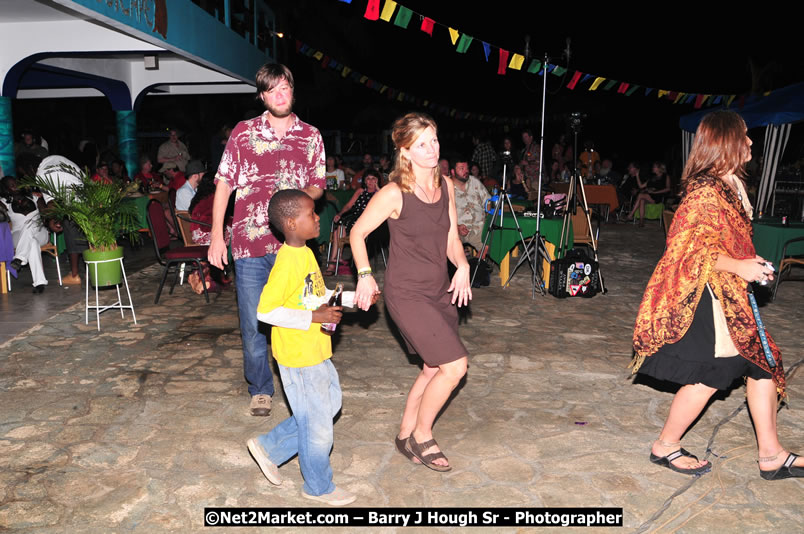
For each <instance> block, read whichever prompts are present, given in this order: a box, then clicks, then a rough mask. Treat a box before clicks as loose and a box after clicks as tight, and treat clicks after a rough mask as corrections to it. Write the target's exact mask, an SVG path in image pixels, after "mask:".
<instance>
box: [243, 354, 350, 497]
mask: <svg viewBox="0 0 804 534" xmlns="http://www.w3.org/2000/svg"><path fill="white" fill-rule="evenodd" d="M279 375H280V376H281V377H282V387H283V388H284V389H285V395H286V396H287V398H288V402H289V403H290V409H291V411H292V415H291V416H290V417H288V418H287V419H285V420H284V421H282V422H281V423H279V424H278V425H277V426H276V427H274V429H273V430H271V431H270V432H269V433H267V434H263V435H261V436H259V437H258V438H257V441H258V442H259V444H260V445H262V448H263V449H265V452H266V453H267V454H268V458H270V459H271V461H272V462H273V463H274V464H276V465H282V464H283V463H285V462H287V461H288V460H290V459H291V458H293V457H294V456H295V455H296V454H298V455H299V465H300V466H301V472H302V476H303V477H304V491H305V493H307V494H308V495H324V494H326V493H332V492H333V491H335V484H334V483H333V482H332V467H331V466H330V465H329V453H330V451H331V450H332V442H333V432H332V424H333V423H332V419H333V417H335V415H336V414H337V413H338V411H339V410H340V409H341V385H340V382H339V381H338V372H337V371H336V370H335V366H334V365H332V361H331V360H329V359H327V360H325V361H323V362H321V363H319V364H318V365H313V366H312V367H285V366H284V365H281V364H280V365H279Z"/></svg>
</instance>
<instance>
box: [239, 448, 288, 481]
mask: <svg viewBox="0 0 804 534" xmlns="http://www.w3.org/2000/svg"><path fill="white" fill-rule="evenodd" d="M246 446H248V452H250V453H251V456H252V457H253V458H254V460H255V461H256V462H257V465H259V466H260V470H261V471H262V474H263V475H265V478H267V479H268V482H270V483H271V484H273V485H274V486H279V485H280V484H282V477H281V476H279V468H278V467H277V466H276V465H275V464H274V463H273V462H272V461H271V459H270V458H268V455H267V454H265V449H263V448H262V445H260V443H259V442H258V441H257V438H251V439H249V440H248V441H247V442H246Z"/></svg>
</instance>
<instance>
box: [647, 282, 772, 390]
mask: <svg viewBox="0 0 804 534" xmlns="http://www.w3.org/2000/svg"><path fill="white" fill-rule="evenodd" d="M639 373H641V374H645V375H648V376H651V377H653V378H656V379H658V380H666V381H668V382H674V383H676V384H681V385H687V384H699V383H700V384H704V385H706V386H709V387H712V388H716V389H729V388H730V387H731V386H732V384H733V383H734V381H735V380H737V379H738V378H741V377H744V376H747V377H750V378H754V379H757V380H760V379H763V378H772V377H771V374H770V373H768V372H767V371H765V370H764V369H762V368H761V367H759V366H758V365H756V364H755V363H752V362H750V361H748V360H746V359H745V358H743V357H742V356H739V355H738V356H734V357H731V358H715V321H714V317H713V315H712V298H711V297H710V296H709V291H704V292H703V295H702V296H701V301H700V302H699V303H698V308H697V309H696V310H695V317H693V319H692V324H691V325H690V327H689V329H688V330H687V333H686V334H684V337H682V338H681V339H680V340H678V342H677V343H668V344H667V345H663V346H662V347H661V348H659V350H658V351H656V353H655V354H653V355H652V356H649V357H647V358H645V362H644V363H643V364H642V366H641V367H640V368H639Z"/></svg>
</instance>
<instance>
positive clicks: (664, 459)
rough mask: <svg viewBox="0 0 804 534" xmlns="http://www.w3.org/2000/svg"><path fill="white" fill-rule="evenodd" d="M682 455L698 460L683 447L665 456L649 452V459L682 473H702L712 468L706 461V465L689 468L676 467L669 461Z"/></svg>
mask: <svg viewBox="0 0 804 534" xmlns="http://www.w3.org/2000/svg"><path fill="white" fill-rule="evenodd" d="M682 456H686V457H688V458H694V459H695V461H698V457H697V456H695V455H694V454H690V453H689V452H688V451H687V450H685V449H683V448H682V449H679V450H677V451H675V452H671V453H670V454H668V455H667V456H656V455H655V454H653V453H650V461H651V462H652V463H654V464H656V465H661V466H662V467H666V468H668V469H670V470H671V471H675V472H676V473H682V474H685V475H703V474H704V473H708V472H709V471H711V470H712V464H711V463H707V464H706V465H702V466H701V467H695V468H689V469H684V468H682V467H676V466H674V465H673V464H672V463H671V462H672V461H673V460H677V459H679V458H681V457H682Z"/></svg>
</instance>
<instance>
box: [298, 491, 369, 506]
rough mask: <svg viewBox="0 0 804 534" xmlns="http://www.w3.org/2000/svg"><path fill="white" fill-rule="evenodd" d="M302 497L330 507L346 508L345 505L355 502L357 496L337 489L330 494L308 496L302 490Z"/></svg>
mask: <svg viewBox="0 0 804 534" xmlns="http://www.w3.org/2000/svg"><path fill="white" fill-rule="evenodd" d="M302 497H305V498H307V499H310V500H313V501H318V502H322V503H324V504H328V505H330V506H346V505H347V504H352V503H353V502H355V500H357V495H355V494H354V493H351V492H349V491H346V490H345V489H342V488H337V487H336V488H335V490H334V491H333V492H332V493H325V494H324V495H310V494H309V493H307V492H305V491H304V490H302Z"/></svg>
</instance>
